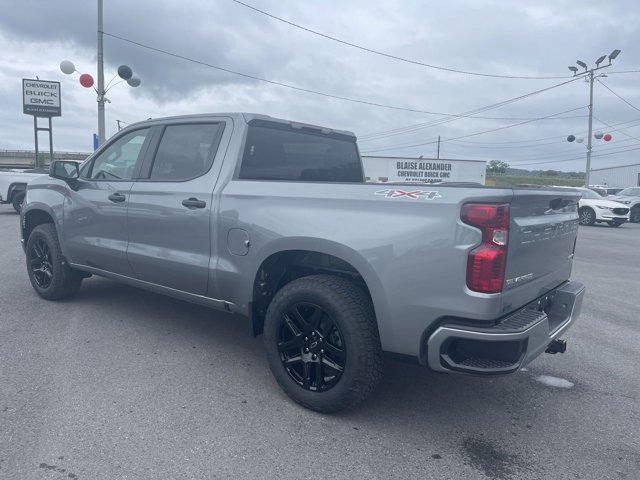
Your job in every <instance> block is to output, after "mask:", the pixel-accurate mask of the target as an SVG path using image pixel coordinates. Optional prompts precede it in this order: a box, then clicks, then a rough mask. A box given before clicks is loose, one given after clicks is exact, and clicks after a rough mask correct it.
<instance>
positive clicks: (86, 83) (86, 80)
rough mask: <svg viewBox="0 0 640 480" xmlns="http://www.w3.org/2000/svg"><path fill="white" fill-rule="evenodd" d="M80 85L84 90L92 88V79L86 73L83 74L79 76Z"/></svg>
mask: <svg viewBox="0 0 640 480" xmlns="http://www.w3.org/2000/svg"><path fill="white" fill-rule="evenodd" d="M80 85H82V86H83V87H84V88H91V87H93V77H92V76H91V75H89V74H88V73H83V74H82V75H80Z"/></svg>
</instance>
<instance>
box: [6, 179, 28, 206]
mask: <svg viewBox="0 0 640 480" xmlns="http://www.w3.org/2000/svg"><path fill="white" fill-rule="evenodd" d="M26 191H27V184H26V183H12V184H11V185H9V189H8V191H7V202H9V203H10V202H12V201H13V197H14V196H15V195H16V194H17V193H20V192H26Z"/></svg>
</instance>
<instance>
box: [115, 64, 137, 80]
mask: <svg viewBox="0 0 640 480" xmlns="http://www.w3.org/2000/svg"><path fill="white" fill-rule="evenodd" d="M132 75H133V70H131V67H129V66H128V65H120V66H119V67H118V76H119V77H120V78H121V79H123V80H129V79H130V78H131V76H132Z"/></svg>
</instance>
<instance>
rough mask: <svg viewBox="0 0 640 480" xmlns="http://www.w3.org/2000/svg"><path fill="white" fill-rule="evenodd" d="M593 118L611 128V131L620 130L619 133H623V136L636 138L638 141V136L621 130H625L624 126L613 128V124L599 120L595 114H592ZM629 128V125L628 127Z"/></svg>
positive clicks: (639, 139)
mask: <svg viewBox="0 0 640 480" xmlns="http://www.w3.org/2000/svg"><path fill="white" fill-rule="evenodd" d="M593 118H595V119H596V120H597V121H598V122H600V123H602V124H604V125H606V126H607V127H609V128H611V129H612V130H611V131H612V132H620V133H621V134H623V135H624V136H625V137H629V138H633V139H634V140H638V141H639V142H640V138H639V137H634V136H633V135H630V134H628V133H627V132H624V131H623V130H625V129H624V128H620V129H615V128H613V125H611V124H610V123H607V122H605V121H604V120H600V119H599V118H598V117H596V116H595V115H594V116H593ZM628 128H631V127H628Z"/></svg>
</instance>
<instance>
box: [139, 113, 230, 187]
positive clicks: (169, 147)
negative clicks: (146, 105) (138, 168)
mask: <svg viewBox="0 0 640 480" xmlns="http://www.w3.org/2000/svg"><path fill="white" fill-rule="evenodd" d="M221 132H222V124H219V123H207V124H189V125H169V126H167V127H166V128H165V130H164V133H163V134H162V139H161V140H160V145H158V150H157V151H156V155H155V159H154V161H153V166H152V167H151V177H150V178H151V179H152V180H165V181H181V180H189V179H191V178H195V177H199V176H200V175H203V174H204V173H206V172H207V171H209V169H210V168H211V165H212V163H213V157H214V156H215V151H216V150H217V148H218V143H219V139H220V133H221Z"/></svg>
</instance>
